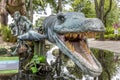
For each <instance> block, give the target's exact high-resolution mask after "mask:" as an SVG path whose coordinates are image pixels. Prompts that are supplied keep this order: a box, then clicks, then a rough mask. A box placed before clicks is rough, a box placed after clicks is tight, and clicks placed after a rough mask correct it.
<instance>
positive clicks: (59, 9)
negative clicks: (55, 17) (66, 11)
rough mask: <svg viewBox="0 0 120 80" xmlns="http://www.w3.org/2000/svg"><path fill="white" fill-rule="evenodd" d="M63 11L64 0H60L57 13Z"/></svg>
mask: <svg viewBox="0 0 120 80" xmlns="http://www.w3.org/2000/svg"><path fill="white" fill-rule="evenodd" d="M59 12H62V0H58V9H57V13H59Z"/></svg>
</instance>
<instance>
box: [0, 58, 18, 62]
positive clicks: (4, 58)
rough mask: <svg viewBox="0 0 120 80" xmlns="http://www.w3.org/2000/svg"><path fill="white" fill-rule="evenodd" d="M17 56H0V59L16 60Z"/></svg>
mask: <svg viewBox="0 0 120 80" xmlns="http://www.w3.org/2000/svg"><path fill="white" fill-rule="evenodd" d="M18 59H19V57H0V61H4V60H18Z"/></svg>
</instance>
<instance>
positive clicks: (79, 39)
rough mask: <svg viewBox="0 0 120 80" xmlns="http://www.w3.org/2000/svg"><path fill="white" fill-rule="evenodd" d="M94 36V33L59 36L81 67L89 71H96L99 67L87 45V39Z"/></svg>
mask: <svg viewBox="0 0 120 80" xmlns="http://www.w3.org/2000/svg"><path fill="white" fill-rule="evenodd" d="M95 34H96V33H94V32H85V33H66V34H64V35H60V36H59V37H60V39H61V41H62V42H64V45H65V46H67V48H68V50H70V52H71V53H72V55H74V56H75V57H76V58H77V59H78V60H79V61H80V62H81V65H82V66H83V67H84V68H87V69H89V70H91V71H97V70H98V69H99V67H100V66H98V64H97V62H96V61H95V59H94V58H95V57H93V54H92V52H91V51H90V48H89V47H88V43H87V37H89V36H91V35H92V36H94V35H95ZM98 72H99V71H98Z"/></svg>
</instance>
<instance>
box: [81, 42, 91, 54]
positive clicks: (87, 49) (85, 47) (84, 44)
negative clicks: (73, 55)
mask: <svg viewBox="0 0 120 80" xmlns="http://www.w3.org/2000/svg"><path fill="white" fill-rule="evenodd" d="M80 44H81V45H82V47H83V48H84V49H85V50H86V51H87V53H89V54H90V49H89V48H88V47H87V45H86V43H85V42H83V41H80Z"/></svg>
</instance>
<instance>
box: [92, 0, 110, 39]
mask: <svg viewBox="0 0 120 80" xmlns="http://www.w3.org/2000/svg"><path fill="white" fill-rule="evenodd" d="M94 3H95V11H96V17H97V18H99V19H100V20H101V21H102V22H103V24H104V25H105V26H106V20H107V15H108V13H109V12H110V11H111V8H112V0H110V3H109V7H108V9H107V11H106V12H104V5H105V0H99V2H98V0H94ZM100 40H104V33H101V34H100Z"/></svg>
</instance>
